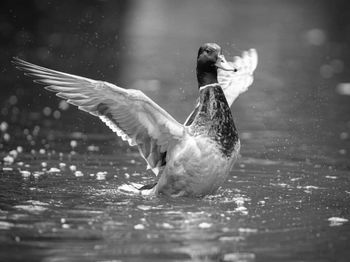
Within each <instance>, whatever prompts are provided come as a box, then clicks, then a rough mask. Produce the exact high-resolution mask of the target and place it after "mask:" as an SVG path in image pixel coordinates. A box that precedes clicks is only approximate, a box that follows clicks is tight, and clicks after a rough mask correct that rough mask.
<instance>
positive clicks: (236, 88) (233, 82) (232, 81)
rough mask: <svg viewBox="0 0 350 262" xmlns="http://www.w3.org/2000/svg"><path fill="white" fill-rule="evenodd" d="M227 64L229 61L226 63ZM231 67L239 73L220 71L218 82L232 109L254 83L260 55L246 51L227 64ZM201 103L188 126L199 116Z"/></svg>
mask: <svg viewBox="0 0 350 262" xmlns="http://www.w3.org/2000/svg"><path fill="white" fill-rule="evenodd" d="M225 62H227V61H225ZM227 63H228V64H229V65H231V67H233V68H236V69H238V70H237V72H234V71H225V70H222V69H220V68H219V69H218V81H219V84H220V86H221V88H222V90H223V91H224V94H225V97H226V100H227V103H228V105H229V106H230V107H231V106H232V104H233V102H234V101H235V100H236V99H237V97H238V96H239V95H240V94H242V93H244V92H245V91H247V90H248V87H249V86H250V85H251V84H252V83H253V80H254V78H253V73H254V70H255V69H256V67H257V65H258V54H257V52H256V50H255V49H250V50H248V51H244V52H243V53H242V56H235V57H234V58H233V62H227ZM198 108H199V101H197V103H196V107H195V108H194V109H193V111H192V113H191V114H190V115H189V116H188V118H187V119H186V121H185V124H184V125H186V126H188V125H190V124H191V123H192V121H193V120H194V117H195V116H196V115H197V112H198Z"/></svg>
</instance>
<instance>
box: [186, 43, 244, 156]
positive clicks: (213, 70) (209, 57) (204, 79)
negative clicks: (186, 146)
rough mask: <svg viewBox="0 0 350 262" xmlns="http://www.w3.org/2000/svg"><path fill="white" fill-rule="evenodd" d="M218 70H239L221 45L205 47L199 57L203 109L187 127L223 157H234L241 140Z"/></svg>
mask: <svg viewBox="0 0 350 262" xmlns="http://www.w3.org/2000/svg"><path fill="white" fill-rule="evenodd" d="M218 68H221V69H223V70H227V71H228V70H229V71H237V69H235V68H232V67H230V66H229V65H228V64H227V62H226V60H225V58H224V56H223V55H222V54H221V48H220V46H219V45H217V44H212V43H207V44H204V45H202V46H201V47H200V48H199V51H198V56H197V79H198V85H199V106H197V108H196V110H195V111H194V114H193V115H192V116H191V117H190V119H189V121H188V123H186V125H190V128H191V130H192V132H193V133H194V134H196V135H206V136H209V137H210V138H211V139H212V140H214V141H215V142H216V143H217V144H218V147H219V148H220V150H221V152H222V153H223V155H225V156H227V157H230V156H231V155H232V153H233V152H234V151H236V150H237V144H238V141H239V140H238V133H237V130H236V127H235V124H234V122H233V118H232V114H231V109H230V106H229V105H228V104H227V101H226V98H225V94H224V92H223V91H222V88H221V87H220V85H219V83H218V78H217V75H218V73H217V71H218Z"/></svg>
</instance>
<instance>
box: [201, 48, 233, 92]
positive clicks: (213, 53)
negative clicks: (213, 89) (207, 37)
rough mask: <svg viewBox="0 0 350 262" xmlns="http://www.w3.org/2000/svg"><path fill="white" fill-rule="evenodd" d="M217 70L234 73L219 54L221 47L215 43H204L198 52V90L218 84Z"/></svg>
mask: <svg viewBox="0 0 350 262" xmlns="http://www.w3.org/2000/svg"><path fill="white" fill-rule="evenodd" d="M218 68H220V69H222V70H226V71H234V72H236V71H237V69H236V68H232V66H230V65H229V64H228V63H227V62H226V59H225V57H224V56H223V55H222V54H221V47H220V46H219V45H218V44H215V43H206V44H204V45H202V46H201V47H200V48H199V50H198V56H197V80H198V85H199V88H200V87H202V86H205V85H209V84H214V83H217V82H218Z"/></svg>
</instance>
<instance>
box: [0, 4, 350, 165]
mask: <svg viewBox="0 0 350 262" xmlns="http://www.w3.org/2000/svg"><path fill="white" fill-rule="evenodd" d="M0 5H1V9H0V10H1V11H0V39H1V41H0V45H1V52H0V62H1V63H0V66H1V74H0V81H1V87H0V88H1V91H0V94H1V95H0V107H1V112H0V119H1V122H3V121H5V122H6V123H8V124H9V129H8V130H7V132H9V134H10V135H11V140H10V141H5V140H3V138H1V139H2V143H1V145H2V146H1V147H2V148H8V147H11V146H12V145H13V143H14V142H15V141H16V140H15V139H16V138H17V137H18V139H20V138H21V130H23V129H24V128H27V129H29V130H32V129H33V128H34V127H35V126H40V128H41V130H42V132H43V135H45V136H47V135H48V134H50V133H53V134H57V133H59V134H61V135H62V136H64V135H67V136H69V135H70V134H71V133H72V132H77V131H79V132H83V133H88V134H96V135H101V134H102V135H103V136H105V137H110V139H114V135H113V134H112V132H111V131H110V130H108V128H106V127H105V126H104V125H103V124H102V123H100V122H99V120H98V119H95V118H94V117H92V116H90V115H88V114H86V113H84V112H80V111H79V110H77V109H76V108H74V107H72V106H70V107H69V108H66V106H65V104H62V103H61V104H60V99H58V98H56V97H55V96H54V95H53V94H51V93H49V92H47V91H45V90H43V89H42V88H41V87H40V86H39V85H37V84H33V83H32V82H31V80H30V79H28V78H27V77H25V76H23V74H22V73H21V72H19V71H17V70H16V69H15V68H14V67H13V66H12V65H11V63H10V61H11V58H12V57H13V56H18V57H20V58H23V59H25V60H28V61H30V62H33V63H36V64H38V65H42V66H45V67H49V68H52V69H56V70H60V71H64V72H68V73H73V74H77V75H82V76H86V77H90V78H93V79H102V80H105V81H109V82H112V83H115V84H117V85H119V86H122V87H125V88H138V89H141V90H143V91H144V92H145V93H146V94H147V95H149V96H150V97H151V98H152V99H154V100H155V101H156V102H157V103H159V104H160V105H161V106H162V107H164V108H165V109H166V110H167V111H168V112H170V113H171V114H172V115H173V116H174V117H175V118H176V119H177V120H179V121H181V122H183V121H184V120H185V119H186V117H187V115H188V114H189V112H190V111H191V110H192V107H193V104H194V101H195V99H196V96H197V84H196V78H195V57H196V53H197V50H198V47H199V46H200V45H201V44H202V43H205V42H217V43H218V44H220V45H221V46H222V47H223V49H224V50H225V51H224V53H225V55H226V57H227V59H229V60H230V59H232V57H233V56H234V55H239V54H240V53H241V51H242V50H245V49H248V48H252V47H253V48H256V49H257V51H258V54H259V65H258V68H257V70H256V74H255V82H254V84H253V86H252V87H250V89H249V91H248V92H247V93H246V94H244V95H242V96H241V97H240V98H239V99H238V101H237V102H236V103H235V105H234V106H233V108H232V110H233V113H234V117H235V120H236V125H237V126H238V128H239V130H240V133H241V137H242V140H243V141H245V142H244V143H245V146H244V147H243V152H244V150H246V151H249V150H250V151H252V152H254V153H256V154H260V155H263V156H265V157H269V158H272V157H274V158H279V157H281V155H287V156H288V157H289V158H302V159H305V158H308V157H312V156H315V155H320V154H322V155H327V156H332V157H333V159H334V161H340V160H341V159H343V161H341V162H342V165H344V164H345V165H348V160H347V159H348V152H349V138H348V137H349V135H348V134H349V132H350V96H349V93H350V92H349V90H348V89H349V82H350V66H349V63H350V48H349V43H350V39H349V38H350V18H349V15H348V13H349V12H348V10H349V4H348V1H345V0H344V1H340V0H337V1H325V0H324V1H320V0H317V1H316V0H315V1H285V0H282V1H281V0H268V1H258V0H256V1H253V0H249V1H243V0H242V1H154V0H152V1H47V0H37V1H1V3H0ZM342 83H345V84H342ZM346 83H347V84H346ZM344 87H345V89H344ZM342 88H343V89H344V90H345V91H344V90H343V89H342ZM339 90H340V91H339ZM341 90H343V92H341ZM346 90H348V91H346ZM347 92H348V94H347V95H346V94H343V93H347ZM2 135H3V134H2ZM303 152H307V153H303ZM304 154H306V155H308V156H305V155H304ZM320 160H322V158H321V159H320Z"/></svg>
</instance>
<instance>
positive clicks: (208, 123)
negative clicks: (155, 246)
mask: <svg viewBox="0 0 350 262" xmlns="http://www.w3.org/2000/svg"><path fill="white" fill-rule="evenodd" d="M239 149H240V142H239V139H238V133H237V130H236V127H235V125H234V121H233V118H232V114H231V110H230V107H229V105H228V104H227V101H226V98H225V95H224V93H223V91H222V89H221V87H220V85H219V84H209V85H207V86H203V87H202V88H201V90H200V105H199V109H198V111H197V114H196V115H195V117H194V119H193V121H192V123H191V124H190V125H189V126H187V128H186V135H185V136H184V139H183V140H182V141H181V142H180V143H179V144H177V145H176V146H174V147H173V149H172V150H171V151H170V152H168V154H167V159H166V163H167V164H166V166H165V168H164V170H163V172H162V174H161V176H160V179H159V181H158V184H157V185H156V187H155V189H154V190H155V193H161V194H165V195H171V196H203V195H207V194H210V193H213V192H215V191H216V190H217V189H218V187H219V186H220V185H222V183H223V182H224V181H225V179H226V178H227V175H228V174H229V171H230V170H231V168H232V166H233V164H234V163H235V161H236V159H237V156H238V154H239Z"/></svg>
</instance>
